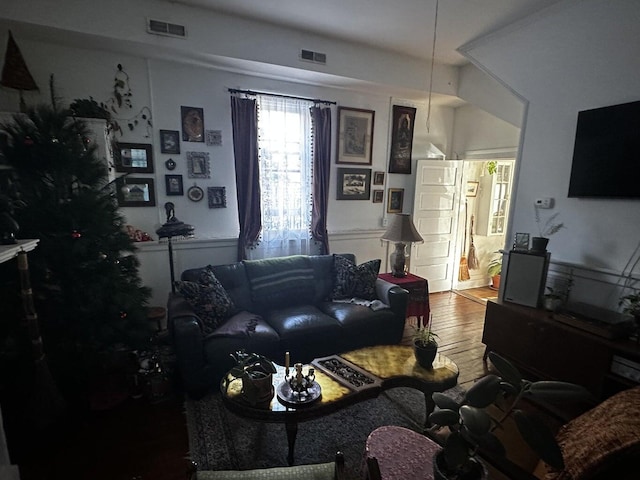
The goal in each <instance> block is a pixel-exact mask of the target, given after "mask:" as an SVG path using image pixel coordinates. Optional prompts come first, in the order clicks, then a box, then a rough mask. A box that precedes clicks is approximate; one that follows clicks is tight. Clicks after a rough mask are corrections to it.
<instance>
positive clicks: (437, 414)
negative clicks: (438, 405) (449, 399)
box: [429, 408, 460, 427]
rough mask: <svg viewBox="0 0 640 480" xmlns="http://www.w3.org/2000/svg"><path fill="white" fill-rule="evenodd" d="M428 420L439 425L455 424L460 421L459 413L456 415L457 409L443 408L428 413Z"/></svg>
mask: <svg viewBox="0 0 640 480" xmlns="http://www.w3.org/2000/svg"><path fill="white" fill-rule="evenodd" d="M429 421H430V422H431V423H433V424H435V425H439V426H441V427H448V426H451V425H457V424H458V423H459V422H460V415H458V410H449V409H448V408H444V409H441V410H436V411H434V412H431V414H429Z"/></svg>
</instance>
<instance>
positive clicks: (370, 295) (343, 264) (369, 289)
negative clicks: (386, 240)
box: [331, 255, 381, 300]
mask: <svg viewBox="0 0 640 480" xmlns="http://www.w3.org/2000/svg"><path fill="white" fill-rule="evenodd" d="M380 263H381V261H380V259H377V260H369V261H368V262H365V263H363V264H361V265H356V264H355V263H353V262H352V261H350V260H347V259H346V258H344V257H341V256H340V255H334V256H333V291H332V293H331V298H332V299H333V300H343V299H345V298H352V297H357V298H362V299H364V300H375V299H376V279H377V278H378V272H379V271H380Z"/></svg>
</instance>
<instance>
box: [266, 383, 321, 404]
mask: <svg viewBox="0 0 640 480" xmlns="http://www.w3.org/2000/svg"><path fill="white" fill-rule="evenodd" d="M276 392H277V394H278V401H279V402H280V403H281V404H282V405H284V406H285V407H293V408H300V407H303V406H305V405H311V404H312V403H314V402H317V401H318V400H319V399H320V398H321V397H322V388H321V387H320V384H319V383H318V382H316V381H313V382H311V386H310V387H309V388H308V389H307V395H306V396H304V397H303V398H300V397H299V396H298V395H294V393H293V390H291V385H289V383H288V382H286V381H284V382H282V383H280V385H278V387H277V388H276Z"/></svg>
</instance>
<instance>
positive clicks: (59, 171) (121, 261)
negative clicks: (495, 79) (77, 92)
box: [0, 103, 152, 376]
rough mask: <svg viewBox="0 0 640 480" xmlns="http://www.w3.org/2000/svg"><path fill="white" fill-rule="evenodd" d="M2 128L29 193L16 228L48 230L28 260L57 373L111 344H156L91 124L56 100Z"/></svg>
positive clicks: (89, 364) (33, 233)
mask: <svg viewBox="0 0 640 480" xmlns="http://www.w3.org/2000/svg"><path fill="white" fill-rule="evenodd" d="M0 128H2V129H3V130H5V131H6V132H7V134H8V137H9V138H8V142H7V145H6V146H4V147H3V151H4V152H3V153H4V155H5V161H6V162H7V163H8V164H10V165H11V167H12V168H13V169H14V171H15V174H16V178H17V181H18V191H19V193H20V202H19V205H18V206H17V207H16V208H15V209H14V218H15V220H16V221H17V223H18V225H19V227H20V229H19V234H18V235H17V237H18V238H38V239H40V242H39V244H38V247H37V248H36V249H35V250H34V251H33V252H31V253H30V254H29V264H30V269H31V278H32V284H33V291H34V295H35V296H36V299H37V308H38V313H39V316H40V319H41V329H42V332H43V338H44V345H45V349H46V351H47V354H48V355H49V357H50V358H51V360H52V370H53V371H54V376H56V369H57V370H58V373H60V374H63V375H69V372H68V371H67V370H68V369H69V367H70V366H73V370H74V375H75V376H83V375H86V374H87V373H89V372H91V370H93V369H95V368H97V367H99V362H100V360H98V358H99V355H100V354H103V353H104V352H108V351H110V350H116V349H122V347H128V348H130V349H136V348H141V347H145V346H147V345H148V340H149V338H150V335H151V329H152V325H151V324H150V322H149V321H148V320H147V303H148V299H149V297H150V291H149V289H148V288H146V287H144V286H143V285H142V282H141V279H140V277H139V274H138V268H139V262H138V260H137V258H136V257H135V255H134V252H135V245H134V244H133V242H132V240H131V239H130V238H129V236H128V235H127V233H126V232H125V230H124V228H123V226H124V224H125V220H124V218H123V217H122V215H121V213H120V212H119V210H118V206H117V202H116V200H115V192H114V190H113V186H112V185H111V184H108V183H107V165H105V164H104V162H103V161H102V160H100V159H99V158H98V157H97V155H96V149H97V147H96V145H95V144H94V143H93V142H92V141H91V140H90V138H91V135H90V131H89V130H88V127H87V126H86V124H85V123H83V122H82V121H81V120H80V119H78V118H74V117H72V116H71V115H70V112H69V111H67V110H64V109H59V108H57V107H56V106H55V103H54V105H53V106H48V105H41V106H38V107H36V108H29V109H27V111H26V113H25V114H24V115H15V116H14V117H13V120H12V122H9V123H6V124H4V125H1V126H0ZM105 184H106V186H104V185H105Z"/></svg>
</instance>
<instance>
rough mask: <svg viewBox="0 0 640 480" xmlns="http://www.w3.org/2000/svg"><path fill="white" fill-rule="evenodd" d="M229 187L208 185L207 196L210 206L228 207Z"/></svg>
mask: <svg viewBox="0 0 640 480" xmlns="http://www.w3.org/2000/svg"><path fill="white" fill-rule="evenodd" d="M226 190H227V189H226V188H225V187H208V188H207V198H208V200H209V208H227V191H226Z"/></svg>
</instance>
